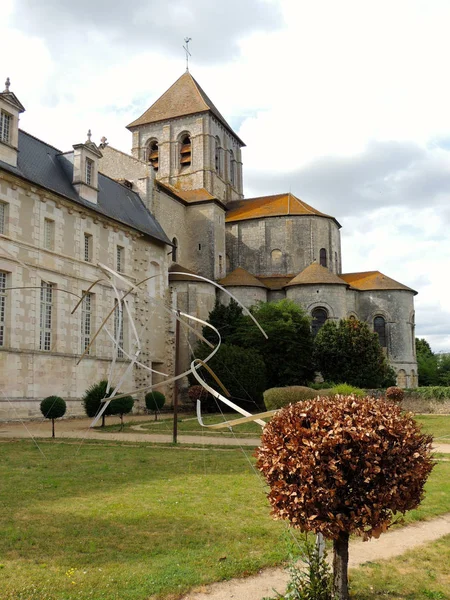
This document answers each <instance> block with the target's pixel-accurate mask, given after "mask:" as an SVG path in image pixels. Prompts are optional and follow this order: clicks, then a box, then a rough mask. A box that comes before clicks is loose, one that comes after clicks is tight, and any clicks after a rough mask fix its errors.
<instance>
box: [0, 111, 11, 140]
mask: <svg viewBox="0 0 450 600" xmlns="http://www.w3.org/2000/svg"><path fill="white" fill-rule="evenodd" d="M11 122H12V116H11V115H9V114H8V113H6V112H4V111H3V110H2V111H0V141H2V142H7V143H9V141H10V136H11Z"/></svg>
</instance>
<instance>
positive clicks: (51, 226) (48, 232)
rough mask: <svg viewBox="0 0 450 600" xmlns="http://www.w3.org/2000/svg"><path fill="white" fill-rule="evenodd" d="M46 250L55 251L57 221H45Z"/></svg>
mask: <svg viewBox="0 0 450 600" xmlns="http://www.w3.org/2000/svg"><path fill="white" fill-rule="evenodd" d="M44 248H46V249H47V250H54V249H55V221H52V220H51V219H44Z"/></svg>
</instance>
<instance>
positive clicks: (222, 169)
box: [128, 71, 245, 204]
mask: <svg viewBox="0 0 450 600" xmlns="http://www.w3.org/2000/svg"><path fill="white" fill-rule="evenodd" d="M128 129H129V130H130V131H131V132H132V134H133V148H132V154H133V156H135V157H136V158H139V159H140V160H144V161H146V162H149V163H150V164H151V165H152V167H153V169H154V170H155V172H156V178H157V179H158V180H160V181H161V182H162V183H166V184H168V185H171V186H173V187H175V188H178V189H180V190H186V191H192V190H200V189H206V190H207V191H208V192H209V193H210V194H212V195H213V196H214V197H215V198H218V199H219V200H221V201H222V202H223V203H225V204H226V203H228V202H230V201H232V200H240V199H242V198H243V182H242V158H241V148H242V147H243V146H244V145H245V144H244V142H243V141H242V140H241V139H239V137H238V136H237V135H236V134H235V133H234V131H233V130H232V129H231V127H230V126H229V125H228V123H227V122H226V121H225V119H224V118H223V116H222V115H221V114H220V112H219V111H218V110H217V108H216V107H215V106H214V104H213V103H212V102H211V100H210V99H209V98H208V96H207V95H206V94H205V92H204V91H203V90H202V88H201V87H200V85H199V84H198V83H197V81H196V80H195V79H194V78H193V77H192V75H191V74H190V73H189V71H186V72H185V73H183V75H182V76H181V77H180V78H179V79H177V81H175V83H174V84H173V85H172V86H171V87H170V88H169V89H168V90H167V91H166V92H165V93H164V94H163V95H162V96H161V97H160V98H159V99H158V100H156V102H155V103H154V104H152V106H150V108H149V109H148V110H146V111H145V112H144V114H143V115H141V116H140V117H139V118H138V119H136V120H135V121H133V122H132V123H130V124H129V125H128Z"/></svg>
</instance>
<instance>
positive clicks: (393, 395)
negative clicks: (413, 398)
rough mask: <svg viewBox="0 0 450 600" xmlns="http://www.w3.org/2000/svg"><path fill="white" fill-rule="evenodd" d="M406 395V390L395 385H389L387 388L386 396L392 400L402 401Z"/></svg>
mask: <svg viewBox="0 0 450 600" xmlns="http://www.w3.org/2000/svg"><path fill="white" fill-rule="evenodd" d="M404 396H405V392H404V391H403V390H402V389H401V388H399V387H397V386H395V385H393V386H391V387H388V389H387V390H386V398H387V400H391V401H392V402H398V403H400V402H401V401H402V400H403V398H404Z"/></svg>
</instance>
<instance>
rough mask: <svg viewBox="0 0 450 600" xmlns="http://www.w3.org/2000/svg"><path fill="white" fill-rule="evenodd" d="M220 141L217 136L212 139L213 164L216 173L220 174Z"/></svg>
mask: <svg viewBox="0 0 450 600" xmlns="http://www.w3.org/2000/svg"><path fill="white" fill-rule="evenodd" d="M221 150H222V147H221V143H220V139H219V138H218V137H216V138H215V140H214V165H215V169H216V173H218V174H219V175H222V164H221V163H222V161H221Z"/></svg>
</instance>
